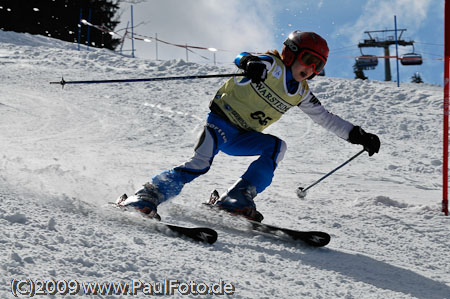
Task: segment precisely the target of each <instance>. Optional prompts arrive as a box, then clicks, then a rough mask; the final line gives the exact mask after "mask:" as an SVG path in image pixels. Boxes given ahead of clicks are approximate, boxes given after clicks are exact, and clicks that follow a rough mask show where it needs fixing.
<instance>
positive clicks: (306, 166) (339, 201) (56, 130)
mask: <svg viewBox="0 0 450 299" xmlns="http://www.w3.org/2000/svg"><path fill="white" fill-rule="evenodd" d="M242 50H243V51H244V50H246V49H242ZM349 67H350V66H349ZM230 71H236V69H235V68H234V67H233V66H232V65H231V64H230V65H229V66H226V67H216V66H212V65H201V64H196V63H190V62H186V61H183V60H171V61H151V60H143V59H133V58H127V57H123V56H119V55H117V54H115V53H112V52H110V51H108V50H99V49H92V48H91V49H90V50H89V51H86V50H85V49H83V50H82V51H77V46H76V45H74V44H71V43H65V42H61V41H58V40H54V39H50V38H45V37H41V36H31V35H27V34H17V33H11V32H3V31H0V115H1V117H0V130H1V134H0V228H1V229H0V274H1V275H0V297H1V298H9V297H13V293H12V291H11V285H13V286H14V281H16V282H17V281H20V280H26V279H29V280H32V281H51V280H55V281H63V280H66V281H77V282H79V283H86V282H99V283H102V282H122V283H129V282H132V281H141V282H143V283H154V284H155V283H157V282H162V281H165V280H178V281H179V282H185V283H189V282H192V281H194V282H196V283H198V284H207V285H210V284H213V283H219V282H220V280H222V281H223V282H224V283H229V284H232V285H233V286H234V287H235V291H234V295H233V297H234V298H424V299H425V298H426V299H431V298H450V251H449V249H450V237H449V236H450V225H449V222H450V218H449V217H445V216H444V215H443V213H442V212H441V209H440V203H441V196H442V195H441V194H442V94H443V93H442V87H440V86H432V85H427V84H409V83H402V84H401V86H400V88H397V86H396V84H395V83H392V82H374V81H361V80H347V79H339V78H328V77H317V78H315V79H314V80H313V81H311V83H310V86H311V88H312V90H313V92H314V93H315V95H316V96H317V97H318V98H319V99H320V100H321V102H322V104H323V105H324V106H325V107H326V108H327V109H328V110H330V111H331V112H333V113H334V114H337V115H339V116H341V117H342V118H344V119H346V120H348V121H350V122H352V123H353V124H356V125H360V126H362V127H363V128H364V129H365V130H366V131H368V132H373V133H376V134H378V136H379V137H380V139H381V144H382V145H381V150H380V153H379V154H377V155H374V156H373V157H368V155H367V154H366V153H364V154H363V155H361V156H359V157H358V158H356V159H355V160H353V161H352V162H351V163H349V165H347V166H345V167H344V168H342V169H341V170H339V171H338V172H336V173H335V174H333V175H332V176H330V177H329V178H327V179H326V180H325V181H323V182H321V183H320V184H318V185H316V186H315V187H313V188H311V189H310V190H309V191H308V194H307V196H306V198H304V199H299V198H298V197H297V196H296V189H297V187H299V186H302V187H306V186H308V185H309V184H311V183H313V182H314V181H316V180H317V179H319V178H320V177H322V176H323V175H324V174H326V173H327V172H329V171H330V170H332V169H333V168H335V167H337V166H338V165H340V164H341V163H343V162H344V161H346V160H347V159H348V158H350V157H351V156H353V155H354V154H355V153H357V152H358V151H359V150H360V149H361V147H360V146H358V145H352V144H350V143H348V142H346V141H345V140H342V139H339V138H338V137H336V136H334V135H333V134H331V133H329V132H327V131H325V130H324V129H323V128H321V127H319V126H318V125H316V124H314V123H313V122H312V121H311V120H310V119H309V118H308V117H307V116H306V115H305V114H303V113H302V112H301V111H300V110H299V109H291V110H290V111H289V112H288V113H287V114H286V115H285V116H284V117H283V118H282V119H281V120H280V121H279V122H278V123H276V124H275V125H273V126H272V127H270V128H269V129H268V130H267V133H270V134H274V135H277V136H279V137H280V138H282V139H283V140H285V141H286V143H287V145H288V151H287V153H286V156H285V158H284V160H283V161H282V162H281V163H280V165H279V167H278V169H277V170H276V173H275V178H274V181H273V183H272V185H271V186H270V187H269V188H268V189H267V190H266V191H264V192H263V193H261V194H259V195H258V197H257V200H256V203H257V206H258V209H259V210H260V211H261V212H262V213H263V214H264V216H265V220H264V221H265V222H266V223H270V224H277V225H280V226H284V227H288V228H294V229H301V230H322V231H326V232H328V233H330V235H331V237H332V239H331V243H330V244H329V245H328V246H327V247H325V248H311V247H308V246H305V245H302V244H296V243H293V242H289V241H285V240H279V239H274V238H270V237H267V236H261V235H255V234H251V233H249V232H247V231H246V228H245V226H244V225H243V222H242V221H240V220H239V219H237V218H236V217H234V218H233V217H232V216H229V217H227V216H224V215H222V216H220V217H219V215H214V214H213V213H211V212H210V211H207V210H205V208H203V207H202V204H201V203H202V202H204V201H206V200H207V198H208V197H209V194H210V191H211V190H213V189H218V190H219V191H224V190H225V189H227V188H228V187H229V186H230V185H231V184H232V183H233V182H234V181H235V180H236V179H237V178H238V177H239V176H240V175H241V174H242V173H243V172H244V171H245V169H246V167H247V166H248V164H249V163H250V162H251V161H252V160H253V159H255V158H254V157H230V156H227V155H225V154H222V153H221V154H219V155H218V156H217V157H216V159H215V160H214V163H213V167H212V169H211V170H210V171H209V172H208V173H207V174H205V175H204V176H202V177H200V178H199V179H197V180H196V181H194V182H192V183H191V184H189V185H187V186H186V187H185V188H184V189H183V191H182V193H181V194H180V195H179V196H178V197H177V198H175V199H174V200H172V201H170V202H167V203H164V204H162V205H161V206H160V208H159V213H160V214H161V216H162V217H163V218H164V219H165V220H166V221H168V222H173V223H178V224H184V225H189V226H209V227H213V228H215V229H216V230H217V231H218V233H219V239H218V241H217V243H216V244H214V245H212V246H209V245H203V244H198V243H195V242H192V241H189V240H186V239H181V238H176V237H173V236H170V235H168V234H164V233H158V232H155V231H154V230H153V229H152V225H153V224H152V223H151V222H149V221H145V220H143V219H141V216H139V215H135V214H130V213H123V212H120V211H117V210H115V209H113V208H111V207H110V206H109V205H108V203H109V202H112V201H114V200H115V199H116V198H117V197H118V196H119V195H120V194H122V193H124V192H127V193H132V192H133V191H134V190H136V189H137V188H139V187H140V186H141V185H142V184H143V183H145V182H147V181H149V180H150V179H151V177H152V176H153V175H155V174H158V173H159V172H161V171H162V170H165V169H169V168H171V167H174V166H177V165H179V164H181V163H183V162H185V161H186V160H187V159H188V158H189V157H190V156H191V154H192V152H193V147H194V145H195V143H196V140H197V137H198V135H199V133H200V132H201V130H202V127H203V125H204V124H205V116H206V114H207V113H208V103H209V101H210V100H211V99H212V97H213V96H214V94H215V92H216V90H217V89H218V88H219V87H220V86H221V84H223V82H225V80H226V79H202V80H184V81H164V82H150V83H124V84H91V85H66V86H65V87H64V89H63V88H61V86H59V85H51V84H49V82H50V81H59V80H60V79H61V77H62V76H64V79H65V80H67V81H69V80H99V79H122V78H148V77H163V76H178V75H180V76H181V75H195V74H217V73H227V72H230ZM22 291H23V293H25V294H26V286H23V288H22ZM80 294H82V290H80V292H79V295H80ZM19 295H20V294H19ZM66 297H67V298H69V297H71V295H70V294H68V295H66ZM74 297H75V298H77V297H78V296H74ZM93 297H95V296H93ZM103 297H108V296H103ZM110 297H117V298H118V297H123V298H129V297H130V295H122V296H113V295H111V296H110ZM173 297H183V296H182V295H180V293H178V292H175V295H174V296H173ZM184 297H185V296H184ZM188 297H189V296H188ZM201 297H209V296H206V295H205V296H199V297H196V298H201ZM213 297H217V296H213ZM219 297H220V296H219Z"/></svg>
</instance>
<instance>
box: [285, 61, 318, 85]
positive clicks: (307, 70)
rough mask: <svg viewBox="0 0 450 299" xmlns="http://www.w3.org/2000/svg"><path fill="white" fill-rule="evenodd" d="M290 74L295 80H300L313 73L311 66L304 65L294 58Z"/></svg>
mask: <svg viewBox="0 0 450 299" xmlns="http://www.w3.org/2000/svg"><path fill="white" fill-rule="evenodd" d="M291 71H292V76H293V77H294V80H295V81H297V82H301V81H303V80H306V79H307V78H309V76H311V75H312V74H313V73H314V68H313V66H304V65H302V64H301V63H300V62H299V61H298V59H295V61H294V63H293V64H292V66H291Z"/></svg>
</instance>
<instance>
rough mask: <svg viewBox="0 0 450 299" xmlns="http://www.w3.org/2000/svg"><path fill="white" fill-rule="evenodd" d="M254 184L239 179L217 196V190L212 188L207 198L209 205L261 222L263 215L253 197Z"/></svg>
mask: <svg viewBox="0 0 450 299" xmlns="http://www.w3.org/2000/svg"><path fill="white" fill-rule="evenodd" d="M256 194H257V193H256V188H255V186H252V185H250V183H249V182H248V181H246V180H244V179H240V180H239V181H237V182H236V184H234V185H233V186H232V187H231V189H229V190H228V191H227V192H226V193H225V194H223V195H222V196H220V197H219V192H217V190H214V191H213V192H212V193H211V196H210V198H209V202H208V204H209V205H215V206H217V207H218V208H219V209H222V210H225V211H227V212H230V213H231V214H234V215H241V216H244V217H245V218H247V219H249V220H252V221H257V222H261V221H262V220H263V219H264V216H263V215H262V214H261V213H260V212H258V211H257V210H256V205H255V202H254V201H253V198H255V197H256Z"/></svg>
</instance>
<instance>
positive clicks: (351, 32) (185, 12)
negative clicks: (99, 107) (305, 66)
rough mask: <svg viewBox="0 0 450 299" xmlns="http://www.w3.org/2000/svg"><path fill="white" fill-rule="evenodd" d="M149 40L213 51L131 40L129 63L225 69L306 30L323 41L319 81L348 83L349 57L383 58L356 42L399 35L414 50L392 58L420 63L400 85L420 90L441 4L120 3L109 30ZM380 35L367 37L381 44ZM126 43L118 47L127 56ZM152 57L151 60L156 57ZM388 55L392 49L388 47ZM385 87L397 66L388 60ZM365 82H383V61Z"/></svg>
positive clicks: (433, 62) (436, 50) (428, 75)
mask: <svg viewBox="0 0 450 299" xmlns="http://www.w3.org/2000/svg"><path fill="white" fill-rule="evenodd" d="M131 6H133V13H134V19H133V21H134V27H135V28H134V32H135V33H137V34H139V35H138V37H139V36H140V37H141V38H143V37H142V36H145V37H148V39H149V40H151V38H154V37H155V36H156V34H157V37H158V39H160V40H163V41H167V42H169V43H173V44H178V45H186V44H187V45H189V46H197V47H203V48H215V49H218V51H216V52H211V51H208V50H202V49H192V51H193V52H194V53H193V52H189V53H188V54H187V55H186V50H185V49H184V48H181V47H176V46H172V45H167V44H163V43H161V42H158V43H155V42H154V40H153V41H152V42H145V41H142V40H136V41H135V42H134V47H135V56H136V57H139V58H146V59H159V60H170V59H184V60H186V59H187V60H188V61H192V62H198V63H206V64H214V62H215V63H216V64H217V65H232V62H233V59H234V57H235V56H236V55H237V54H239V53H240V52H243V51H247V52H265V51H267V50H270V49H277V50H281V48H282V44H283V41H284V40H285V39H286V37H287V36H288V35H289V33H290V32H292V31H294V30H301V31H314V32H316V33H318V34H319V35H321V36H322V37H324V38H325V39H326V40H327V42H328V46H329V48H330V55H329V59H328V63H327V65H326V67H325V71H326V75H327V76H330V77H341V78H354V73H353V68H352V66H353V64H354V62H355V57H357V56H360V55H361V53H363V54H364V55H376V56H383V55H384V51H383V49H382V48H365V49H363V51H362V52H361V51H360V49H359V48H358V43H359V42H361V41H362V40H363V39H366V38H367V37H368V36H367V35H366V34H365V33H364V32H365V31H372V30H385V29H394V28H395V27H394V15H395V16H396V17H397V28H398V29H407V31H405V32H404V34H403V36H402V38H403V39H404V40H413V41H414V42H415V44H414V47H412V46H408V47H401V46H400V47H399V56H401V55H402V54H405V53H410V52H413V51H414V52H415V53H418V54H421V55H422V57H423V64H422V65H420V66H402V65H401V64H399V65H400V66H399V74H400V82H410V80H411V76H412V75H414V74H415V73H416V72H418V73H419V74H420V76H421V77H422V79H423V80H424V81H425V82H426V83H432V84H439V85H442V82H443V72H444V67H443V61H442V60H440V59H442V57H443V51H444V46H443V45H444V41H443V35H444V15H443V11H444V0H340V1H335V0H319V1H317V0H246V1H242V0H240V1H238V0H227V1H223V0H183V1H181V0H165V1H159V0H125V1H123V2H122V3H121V10H120V21H121V23H120V24H119V25H118V26H117V27H116V31H118V30H119V33H121V34H123V33H124V31H125V30H121V29H124V28H126V26H127V23H128V22H130V26H131ZM388 35H393V33H390V34H387V35H381V34H378V35H375V36H376V37H379V38H388ZM131 48H132V45H131V40H126V41H125V43H124V45H123V50H124V53H127V54H130V53H131V51H130V50H131ZM156 51H157V54H156ZM390 55H391V56H395V45H394V46H391V47H390ZM390 64H391V74H392V80H393V81H396V80H397V67H396V61H395V60H394V59H391V60H390ZM364 73H365V75H366V76H367V77H368V78H369V79H370V80H379V81H384V79H385V72H384V59H379V63H378V66H377V68H376V69H375V70H367V71H364Z"/></svg>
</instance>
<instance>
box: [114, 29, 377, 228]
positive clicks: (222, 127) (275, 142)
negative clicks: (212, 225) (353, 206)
mask: <svg viewBox="0 0 450 299" xmlns="http://www.w3.org/2000/svg"><path fill="white" fill-rule="evenodd" d="M328 52H329V50H328V45H327V42H326V41H325V40H324V39H323V38H322V37H320V36H319V35H318V34H316V33H313V32H301V31H298V30H297V31H294V32H292V33H291V34H290V35H289V37H288V38H287V39H286V41H285V42H284V44H283V49H282V52H281V54H279V52H278V51H276V50H274V51H272V52H268V53H266V54H265V55H261V56H253V55H250V54H249V53H246V52H244V53H241V54H239V55H238V56H237V57H236V58H235V61H234V62H235V64H236V66H237V67H238V68H240V69H242V70H244V76H245V77H234V78H231V79H229V80H228V81H227V82H226V83H225V84H224V85H223V86H222V87H221V88H220V89H219V90H218V92H217V94H216V95H215V97H214V99H212V101H211V103H210V112H209V114H208V116H207V119H206V125H205V127H204V130H203V133H202V135H201V136H200V139H199V140H198V142H197V145H196V146H195V151H194V155H193V157H192V158H191V159H190V160H189V161H187V162H186V163H184V164H182V165H180V166H178V167H175V168H173V169H170V170H166V171H163V172H162V173H160V174H158V175H156V176H154V177H153V178H152V182H151V183H146V184H145V185H144V186H143V188H141V189H139V190H138V191H136V193H135V195H134V196H130V197H128V198H127V196H126V195H123V196H121V197H120V198H119V199H118V201H117V203H118V204H119V205H121V206H127V205H130V206H133V207H135V208H136V209H137V210H139V211H141V212H143V213H145V214H147V215H148V216H149V217H153V218H157V219H160V217H159V215H158V214H157V206H158V205H159V204H160V203H162V202H164V201H166V200H168V199H170V198H173V197H175V196H176V195H178V194H179V193H180V192H181V190H182V188H183V186H184V185H185V184H186V183H189V182H191V181H192V180H194V179H195V178H197V177H198V176H200V175H202V174H205V173H206V172H208V170H209V169H210V166H211V164H212V162H213V159H214V156H215V155H216V154H217V153H218V152H219V151H222V152H224V153H226V154H229V155H232V156H259V158H258V159H256V160H255V161H254V162H252V163H251V164H250V166H249V167H248V169H247V171H246V172H245V173H244V174H243V175H242V176H241V178H239V179H238V180H237V181H236V183H235V184H234V185H233V186H231V187H230V188H229V189H228V190H227V191H226V192H225V193H224V194H222V196H220V198H219V199H218V200H217V201H215V202H213V203H214V204H216V205H217V206H218V207H220V208H221V209H224V210H226V211H229V212H232V213H234V214H240V215H243V216H245V217H247V218H249V219H252V220H256V221H261V220H262V218H263V217H262V215H261V214H260V213H259V212H258V211H257V210H256V206H255V202H254V198H255V197H256V195H257V194H259V193H261V192H263V191H264V189H266V188H267V187H268V186H269V185H270V184H271V182H272V178H273V175H274V171H275V169H276V167H277V166H278V164H279V163H280V161H281V160H282V159H283V156H284V153H285V151H286V143H285V142H284V141H283V140H281V139H279V138H278V137H275V136H272V135H269V134H264V133H262V131H263V130H264V129H266V128H267V127H268V126H270V125H271V124H273V123H274V122H276V121H277V120H279V119H280V117H281V116H283V114H284V113H285V112H286V111H287V110H289V109H290V108H292V107H295V106H298V107H299V108H300V110H302V111H303V112H304V113H306V114H307V115H308V116H309V117H310V118H311V119H312V120H313V121H314V122H316V123H318V124H319V125H321V126H323V127H324V128H326V129H327V130H329V131H331V132H333V133H335V134H336V135H337V136H338V137H341V138H343V139H345V140H347V141H349V142H351V143H353V144H361V145H363V146H364V149H365V150H366V151H367V152H368V153H369V156H372V155H373V154H374V153H378V150H379V148H380V140H379V138H378V137H377V136H376V135H374V134H370V133H366V132H365V131H364V130H363V129H361V128H360V127H359V126H354V125H353V124H351V123H350V122H348V121H346V120H343V119H342V118H340V117H338V116H336V115H334V114H332V113H330V112H328V111H327V110H326V109H325V108H324V107H323V106H322V105H321V103H320V102H319V100H318V99H317V98H316V97H315V96H314V95H313V94H312V92H311V91H310V89H309V87H308V83H307V80H310V79H312V78H314V76H316V75H317V74H319V73H320V72H321V71H322V69H323V68H324V66H325V64H326V61H327V58H328Z"/></svg>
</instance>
